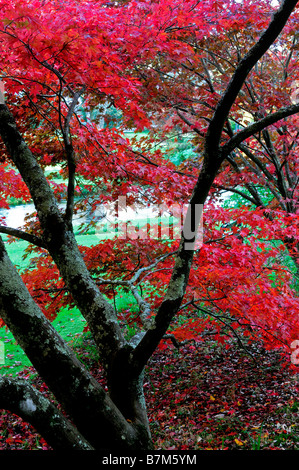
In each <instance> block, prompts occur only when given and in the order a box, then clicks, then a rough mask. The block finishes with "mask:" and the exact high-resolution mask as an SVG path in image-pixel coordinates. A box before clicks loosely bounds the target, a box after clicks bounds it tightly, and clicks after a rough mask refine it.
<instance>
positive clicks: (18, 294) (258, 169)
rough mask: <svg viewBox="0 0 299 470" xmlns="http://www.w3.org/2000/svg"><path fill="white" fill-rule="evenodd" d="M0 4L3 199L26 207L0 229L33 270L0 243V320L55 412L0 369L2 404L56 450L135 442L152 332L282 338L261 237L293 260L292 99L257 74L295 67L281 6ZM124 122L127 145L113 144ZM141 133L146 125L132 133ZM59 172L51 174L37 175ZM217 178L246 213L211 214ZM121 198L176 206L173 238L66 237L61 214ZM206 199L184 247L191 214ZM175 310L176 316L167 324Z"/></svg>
mask: <svg viewBox="0 0 299 470" xmlns="http://www.w3.org/2000/svg"><path fill="white" fill-rule="evenodd" d="M0 3H1V12H2V17H1V22H0V41H1V45H2V50H3V57H2V68H1V79H2V81H3V83H4V85H5V102H3V100H2V102H1V104H0V134H1V137H2V143H1V168H0V171H1V182H0V190H1V195H2V201H1V206H2V207H7V206H8V205H9V198H10V197H12V196H13V197H14V198H19V199H22V200H24V201H32V202H33V203H34V206H35V209H36V217H33V219H32V220H30V221H29V222H28V224H27V225H25V226H24V227H23V228H20V229H15V228H12V227H7V226H6V224H5V221H4V222H3V223H2V225H1V226H0V232H1V233H5V234H8V235H10V236H13V237H16V238H20V239H24V240H26V241H27V242H29V248H28V250H29V251H31V254H32V253H34V252H35V253H36V260H35V263H36V266H35V268H33V269H30V270H23V271H19V272H18V270H17V269H16V268H15V266H14V265H13V264H12V263H11V261H10V259H9V257H8V254H7V251H6V248H5V244H4V242H3V240H2V239H1V241H0V312H1V317H2V320H3V323H4V324H5V325H6V326H7V327H8V328H9V329H10V330H11V332H12V333H13V335H14V337H15V338H16V340H17V341H18V343H19V344H20V345H21V347H22V348H23V350H24V351H25V353H26V354H27V356H28V358H29V359H30V361H31V362H32V364H33V365H34V367H35V369H36V370H37V372H38V373H39V374H40V376H41V378H42V379H43V380H44V381H45V383H46V384H47V385H48V387H49V389H50V390H51V391H52V393H53V394H54V396H55V397H56V399H57V400H58V402H59V403H60V404H61V406H62V407H63V409H64V411H65V412H66V413H67V417H66V416H65V414H63V413H61V412H60V411H59V410H58V408H56V407H55V406H54V405H53V404H52V403H51V402H50V401H49V400H48V399H47V398H46V397H45V396H43V395H42V394H41V393H40V392H38V391H37V390H36V389H34V388H33V387H31V386H30V385H29V384H28V383H26V382H20V381H17V380H14V379H12V378H8V377H1V379H0V392H1V393H0V406H1V407H2V408H6V409H9V410H11V411H12V412H15V413H17V414H19V415H20V416H22V417H23V418H24V419H25V420H27V421H29V422H30V423H31V424H33V425H34V426H35V427H36V429H37V430H38V431H39V432H40V433H41V434H42V436H43V437H44V438H45V439H46V440H47V442H48V443H49V444H50V445H51V446H52V447H53V448H54V449H56V448H62V449H74V448H76V449H126V450H142V449H151V448H152V447H153V443H152V439H151V434H150V428H149V423H148V417H147V412H146V405H145V402H144V395H143V373H144V368H145V366H146V364H147V362H148V360H149V358H150V357H151V356H152V354H153V352H154V351H155V350H156V348H157V347H158V346H159V345H160V344H161V341H162V340H163V338H165V335H167V334H168V333H170V332H172V333H173V336H172V339H173V340H174V341H175V342H176V341H178V340H181V339H189V338H196V339H197V340H200V339H201V337H202V336H203V335H204V334H205V332H207V331H209V330H210V329H216V334H218V335H219V340H221V334H222V333H223V331H222V330H223V326H224V330H225V331H224V335H229V334H235V335H237V336H238V333H237V332H238V329H239V327H240V326H242V327H243V328H244V327H245V331H247V334H251V332H252V331H256V332H257V334H258V335H259V337H260V338H261V339H262V340H263V341H264V343H265V345H266V346H267V347H271V348H276V347H281V345H287V346H289V344H290V342H291V341H292V340H293V339H296V338H298V325H297V321H296V312H297V311H298V298H297V297H296V294H295V292H294V290H293V288H292V279H291V275H290V273H289V272H288V271H287V270H286V269H284V267H283V266H280V265H279V264H278V263H276V261H275V258H276V257H277V255H278V254H279V252H280V251H279V247H277V245H275V244H273V241H274V240H276V239H279V240H282V241H283V242H284V243H286V244H287V247H288V249H289V250H290V253H291V254H292V256H293V257H294V258H295V259H296V249H297V248H296V242H295V241H296V236H297V235H296V232H295V229H294V230H292V229H291V227H292V226H294V227H296V226H297V225H298V213H297V212H296V211H297V209H296V205H295V202H294V201H295V199H296V197H297V183H298V181H297V179H296V169H295V164H296V153H295V149H296V145H297V140H296V137H297V136H296V130H295V122H296V121H295V120H296V117H293V118H292V119H293V120H289V117H290V116H294V115H295V114H296V113H298V111H299V105H298V104H297V103H296V102H294V103H293V102H291V101H290V94H289V87H290V81H288V80H287V78H288V77H286V76H285V77H284V78H283V79H282V80H284V81H285V88H284V89H283V90H282V91H281V90H280V85H276V82H275V74H274V73H273V75H271V73H272V68H273V66H272V65H271V64H272V63H273V64H274V66H275V68H274V71H275V70H276V68H277V70H278V69H279V64H280V61H282V58H283V57H287V59H288V64H287V65H286V64H285V65H284V68H283V67H282V70H284V73H285V75H287V70H290V68H292V71H293V72H294V74H295V75H296V69H295V65H294V64H295V62H293V60H294V61H295V58H296V48H295V47H294V45H295V43H296V30H295V24H296V23H295V20H294V18H296V15H297V11H296V8H295V7H296V4H297V2H296V1H294V0H285V1H284V2H282V3H281V5H280V7H279V8H278V9H277V10H275V9H274V8H273V7H272V6H271V2H268V1H264V2H258V4H259V6H260V8H259V9H257V2H254V1H246V2H242V3H241V4H240V3H239V2H232V1H228V0H222V1H216V0H209V1H207V2H204V3H203V2H196V1H189V0H188V1H186V2H178V1H175V2H173V1H172V2H169V1H167V0H163V1H154V2H153V1H147V0H145V1H126V2H109V3H108V2H105V1H100V2H99V1H93V0H91V1H76V0H72V1H71V2H65V1H58V0H57V1H55V0H49V1H47V0H43V1H42V0H35V1H34V2H32V1H30V2H29V1H25V2H24V1H22V2H19V1H14V2H10V1H5V0H1V2H0ZM292 38H293V39H292ZM277 41H280V42H279V43H277ZM277 44H279V47H278V46H276V45H277ZM276 47H278V51H277V50H276ZM220 51H222V52H221V54H220ZM284 54H286V55H284ZM275 56H277V57H275ZM263 64H265V69H266V71H267V70H268V69H269V71H268V72H267V73H268V74H269V76H270V77H271V79H270V80H269V85H268V84H267V80H266V79H265V78H264V77H261V76H260V75H261V73H260V72H259V67H262V65H263ZM263 73H264V72H263ZM267 77H268V75H267ZM271 80H272V81H271ZM255 81H257V82H258V83H259V86H256V85H254V83H255ZM274 82H275V83H274ZM273 84H275V86H276V88H275V90H274V92H273V87H272V85H273ZM244 96H245V98H246V99H245V98H244ZM262 98H263V99H264V101H263V100H262ZM111 110H114V113H115V112H118V113H119V114H118V118H117V119H116V118H115V114H113V113H112V112H111ZM246 113H249V114H250V115H251V118H252V117H253V120H251V119H250V120H249V122H246V115H247V114H246ZM244 116H245V118H244ZM282 120H285V121H284V124H281V121H282ZM235 124H238V125H239V124H240V126H241V127H240V126H239V127H237V126H236V125H235ZM234 125H235V126H234ZM177 126H179V127H180V132H183V133H185V132H190V131H192V132H193V134H194V137H195V138H194V145H195V152H194V155H193V156H192V158H190V159H188V160H186V162H183V164H182V165H180V166H179V167H178V166H177V165H176V164H175V163H174V162H173V161H172V160H171V158H169V155H168V153H167V152H163V146H161V145H160V143H159V145H157V139H158V137H160V129H162V130H163V134H162V136H163V138H164V137H165V136H166V137H167V134H168V133H169V132H170V131H172V130H173V129H176V128H177ZM269 126H272V127H271V128H269ZM284 126H287V127H284ZM129 129H132V130H134V132H135V133H136V138H133V139H129V138H127V137H126V134H125V133H124V130H129ZM143 130H149V131H150V132H149V134H148V136H147V137H146V138H143V137H142V138H141V139H140V138H139V136H138V132H139V131H143ZM272 147H273V148H275V149H277V150H276V152H277V154H275V152H273V149H272ZM281 148H283V149H286V148H287V151H285V152H284V153H283V152H282V151H281V150H280V149H281ZM261 149H262V150H261ZM282 153H283V156H281V155H282ZM280 158H282V159H283V160H280ZM251 162H254V165H255V166H254V165H253V164H252V163H251ZM57 165H58V166H59V168H60V171H61V175H62V176H63V177H64V178H65V180H66V184H57V183H55V182H53V181H52V179H51V177H48V176H46V172H45V170H46V169H48V168H49V167H50V168H51V167H53V169H54V168H55V167H56V166H57ZM230 167H232V168H233V171H232V172H230V171H228V168H230ZM282 172H283V174H282ZM257 173H258V175H262V176H263V178H264V180H263V184H264V185H265V186H266V187H267V188H268V189H269V190H270V192H271V193H272V194H273V195H275V197H276V199H277V201H278V202H279V203H280V207H281V209H283V211H284V212H283V222H284V223H285V224H287V229H288V230H289V233H287V238H288V239H287V240H286V234H285V233H283V227H282V224H281V221H279V222H280V223H278V222H277V223H275V220H276V218H277V215H276V214H274V215H273V214H270V215H269V214H268V213H267V211H266V208H265V207H264V204H260V196H259V193H258V183H257V181H256V179H254V175H255V176H256V175H257ZM282 177H284V182H285V183H283V182H282V181H281V179H282ZM264 181H266V182H265V183H264ZM291 183H292V185H291ZM286 184H287V189H289V187H291V192H292V195H291V196H290V195H289V193H288V192H284V189H286V188H285V185H286ZM239 186H241V189H240V190H239V189H238V188H239ZM223 187H224V188H226V189H227V188H228V189H232V190H235V191H239V192H241V195H244V194H245V193H244V191H245V189H243V188H246V189H247V191H249V193H250V194H251V196H250V197H249V199H250V202H254V204H255V205H256V206H258V210H257V211H254V212H253V211H250V210H248V208H244V207H243V208H237V209H234V210H232V211H228V210H224V209H223V208H221V207H219V206H217V205H216V204H215V194H216V193H215V189H216V191H218V189H222V188H223ZM279 191H280V193H279V194H280V195H278V192H279ZM289 192H290V191H289ZM246 194H247V193H246ZM124 196H126V200H127V203H128V204H130V205H133V204H135V203H138V204H144V205H151V204H153V205H155V204H161V203H162V202H163V204H165V207H172V208H173V207H174V205H175V204H177V205H179V206H180V207H182V206H183V205H187V214H186V219H185V225H184V226H183V229H182V230H181V232H180V236H179V239H177V238H175V239H173V240H170V241H169V240H166V241H165V240H163V239H162V238H161V239H158V240H156V239H152V238H150V237H147V236H146V235H147V234H148V232H146V231H145V232H143V235H142V236H141V232H139V238H138V237H136V236H133V235H134V234H133V233H131V234H130V237H127V238H125V239H122V238H121V237H119V238H117V239H116V240H114V239H113V240H106V241H103V242H99V243H98V244H97V245H95V246H92V247H85V246H78V243H77V241H76V236H75V233H74V227H73V225H74V216H75V215H76V214H77V212H79V211H82V210H84V211H86V212H88V211H89V212H91V213H93V212H94V210H95V209H96V208H98V207H99V206H101V205H103V204H108V203H110V204H113V203H115V201H117V200H118V198H120V197H124ZM247 200H248V197H247ZM204 204H205V217H204V235H203V236H204V238H203V244H202V246H198V245H197V244H196V243H194V240H195V239H196V233H195V232H196V230H195V229H196V227H197V225H198V221H196V223H193V222H194V214H197V208H198V207H199V206H201V205H204ZM286 208H287V209H288V210H285V209H286ZM259 211H260V212H259ZM278 215H280V214H278ZM190 221H191V222H192V224H191V225H192V230H191V234H190V227H189V226H188V224H190ZM93 223H94V222H93V221H92V220H91V222H90V224H93ZM273 227H274V228H275V230H273ZM82 230H83V229H82ZM261 235H262V236H261ZM128 238H129V239H128ZM173 238H174V237H173ZM273 273H275V282H273V278H271V274H272V275H273ZM115 286H121V287H122V288H123V289H124V291H125V292H126V291H130V292H131V293H132V294H133V296H134V298H135V300H136V303H137V305H138V308H139V313H140V315H139V317H138V319H137V324H138V328H139V329H138V331H136V333H135V334H134V335H133V337H127V336H126V332H127V330H126V321H129V322H130V321H131V315H130V312H129V313H128V315H127V318H125V315H122V316H121V317H120V316H119V315H118V312H117V311H116V309H115V308H114V305H113V303H111V302H109V297H111V296H112V295H113V294H114V287H115ZM142 286H143V287H145V289H140V288H141V287H142ZM65 305H68V306H72V305H76V306H77V308H78V309H79V310H80V312H81V313H82V315H83V317H84V318H85V320H86V325H87V327H88V328H89V329H90V331H91V333H92V336H93V339H94V342H95V345H96V347H97V350H98V352H99V357H100V361H101V365H102V367H103V368H104V370H105V373H106V376H107V384H108V391H105V390H104V388H102V386H101V385H100V384H99V383H98V382H97V381H96V380H95V378H94V377H93V376H92V375H91V374H90V372H89V371H88V370H87V369H86V368H85V366H84V365H83V364H82V363H81V362H80V361H79V360H78V359H77V357H76V356H75V354H74V353H73V351H72V350H71V349H70V348H69V346H68V344H67V343H66V342H65V341H64V340H63V339H62V338H61V336H60V335H59V334H58V333H57V331H56V330H55V328H54V327H53V325H52V324H51V321H50V320H51V318H53V317H54V316H55V315H56V314H57V313H58V310H59V308H61V307H62V306H65ZM183 308H184V309H187V311H189V314H190V321H188V322H186V324H185V325H184V326H180V327H177V325H175V319H176V318H177V317H178V315H179V313H180V311H181V309H183ZM197 312H201V313H202V314H203V316H202V315H197ZM124 323H125V325H124ZM238 337H239V336H238ZM252 337H253V338H254V335H252Z"/></svg>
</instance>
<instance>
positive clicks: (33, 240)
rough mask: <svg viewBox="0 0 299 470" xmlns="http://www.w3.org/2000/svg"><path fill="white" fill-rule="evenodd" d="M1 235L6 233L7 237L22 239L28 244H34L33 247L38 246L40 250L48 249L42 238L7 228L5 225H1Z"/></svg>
mask: <svg viewBox="0 0 299 470" xmlns="http://www.w3.org/2000/svg"><path fill="white" fill-rule="evenodd" d="M0 233H5V234H6V235H11V236H12V237H16V238H20V239H21V240H25V241H26V242H29V243H32V245H35V246H38V247H40V248H45V249H47V246H46V243H45V242H44V241H43V239H42V238H40V237H37V236H36V235H33V234H31V233H26V232H23V230H19V229H17V228H12V227H6V226H5V225H0Z"/></svg>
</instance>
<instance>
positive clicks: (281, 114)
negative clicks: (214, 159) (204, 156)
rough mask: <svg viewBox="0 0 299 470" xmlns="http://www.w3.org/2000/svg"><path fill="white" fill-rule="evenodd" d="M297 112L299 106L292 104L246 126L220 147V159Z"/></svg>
mask: <svg viewBox="0 0 299 470" xmlns="http://www.w3.org/2000/svg"><path fill="white" fill-rule="evenodd" d="M298 112H299V104H294V105H291V106H287V107H285V108H282V109H279V110H278V111H276V112H275V113H272V114H269V115H268V116H265V117H264V118H262V119H260V120H259V121H256V122H254V123H253V124H251V125H249V126H247V127H246V128H245V129H242V130H241V131H239V132H238V133H237V134H235V135H234V136H233V137H232V138H231V139H230V140H229V141H228V142H227V143H225V144H224V145H223V146H222V158H226V157H227V155H229V154H230V153H231V152H232V151H233V150H234V149H235V148H236V147H238V146H239V145H240V144H241V143H242V142H243V141H244V140H245V139H248V137H251V136H253V135H254V134H257V133H258V132H261V131H262V130H264V129H265V128H266V127H268V126H270V125H271V124H275V123H276V122H278V121H280V120H281V119H284V118H286V117H288V116H291V115H293V114H296V113H298Z"/></svg>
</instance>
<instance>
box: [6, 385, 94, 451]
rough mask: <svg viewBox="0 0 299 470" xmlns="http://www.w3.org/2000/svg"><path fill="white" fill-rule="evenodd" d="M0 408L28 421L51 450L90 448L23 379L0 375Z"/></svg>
mask: <svg viewBox="0 0 299 470" xmlns="http://www.w3.org/2000/svg"><path fill="white" fill-rule="evenodd" d="M0 409H6V410H9V411H10V412H11V413H15V414H17V415H18V416H20V417H21V418H23V419H24V421H26V422H28V423H30V424H31V425H32V426H33V427H34V428H35V429H36V430H37V431H38V432H39V433H40V434H41V436H42V437H43V438H44V439H45V440H46V441H47V443H48V444H49V445H50V446H51V447H52V448H53V450H93V447H92V446H91V445H90V444H89V442H87V441H86V440H85V438H84V437H83V436H82V435H81V434H80V433H79V432H78V430H77V429H76V428H75V427H74V426H73V425H72V424H71V423H70V421H69V420H68V419H67V418H66V417H65V416H64V415H63V414H62V413H61V412H60V411H59V410H58V409H57V408H56V407H55V406H54V405H53V404H52V403H51V402H50V401H49V400H48V399H47V398H45V397H44V396H43V395H42V394H41V393H40V392H39V391H38V390H36V389H35V388H33V387H32V386H31V385H30V384H29V383H28V382H26V381H24V380H17V379H14V378H11V377H0Z"/></svg>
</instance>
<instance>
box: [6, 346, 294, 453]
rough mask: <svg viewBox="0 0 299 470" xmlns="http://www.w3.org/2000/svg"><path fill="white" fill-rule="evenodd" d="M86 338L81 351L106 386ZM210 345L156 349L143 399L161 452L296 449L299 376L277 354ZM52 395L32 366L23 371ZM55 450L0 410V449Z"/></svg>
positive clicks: (41, 388)
mask: <svg viewBox="0 0 299 470" xmlns="http://www.w3.org/2000/svg"><path fill="white" fill-rule="evenodd" d="M90 351H91V346H90V340H89V339H87V340H86V344H85V346H84V345H83V347H82V349H81V351H78V354H79V355H80V357H81V358H82V359H83V361H84V362H85V363H86V364H87V365H88V366H89V367H90V368H91V370H92V372H93V374H94V375H95V376H96V377H97V378H98V379H99V380H100V381H101V382H102V383H103V384H104V382H103V379H102V377H101V371H99V370H98V368H97V367H96V364H95V358H94V357H93V355H92V354H90ZM256 358H257V362H256V361H254V360H253V359H252V357H251V356H249V355H248V354H246V353H245V352H244V351H243V350H242V349H238V348H236V347H232V348H231V349H225V348H224V347H221V346H219V345H217V344H216V343H213V341H211V342H209V343H204V344H202V345H201V346H196V347H195V346H193V345H188V346H184V347H183V348H181V349H180V350H175V349H169V348H168V349H165V350H163V351H158V352H157V353H156V354H155V355H154V356H153V357H152V359H151V362H150V364H149V365H148V367H147V370H146V377H145V384H144V388H145V394H146V398H147V404H148V412H149V416H150V425H151V429H152V434H153V439H154V441H155V443H156V449H157V450H158V449H163V450H164V449H169V450H234V449H238V450H299V397H298V391H299V389H298V374H296V373H295V374H293V373H290V372H289V371H288V370H287V369H282V368H281V367H280V366H279V364H278V363H277V356H276V355H274V354H271V355H269V356H268V355H264V354H263V353H262V351H261V350H259V351H257V355H256ZM19 375H20V376H21V377H23V378H24V377H25V378H27V379H28V380H30V381H31V382H32V383H33V384H34V385H35V386H36V387H37V388H39V389H40V390H43V391H44V392H45V393H47V394H48V396H50V394H49V392H48V390H47V387H46V386H45V385H44V384H43V383H42V382H41V381H40V379H39V378H38V377H37V374H35V371H34V370H33V369H30V368H29V369H26V370H24V371H23V372H22V373H20V374H19ZM16 449H19V450H50V448H49V446H48V445H47V443H46V442H45V441H44V440H43V439H42V438H41V437H40V436H39V435H38V434H37V433H36V432H35V430H34V429H33V428H32V427H31V426H30V425H29V424H28V423H25V422H23V421H22V420H21V419H20V418H19V417H17V416H15V415H13V414H11V413H8V412H6V411H1V412H0V450H16Z"/></svg>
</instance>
